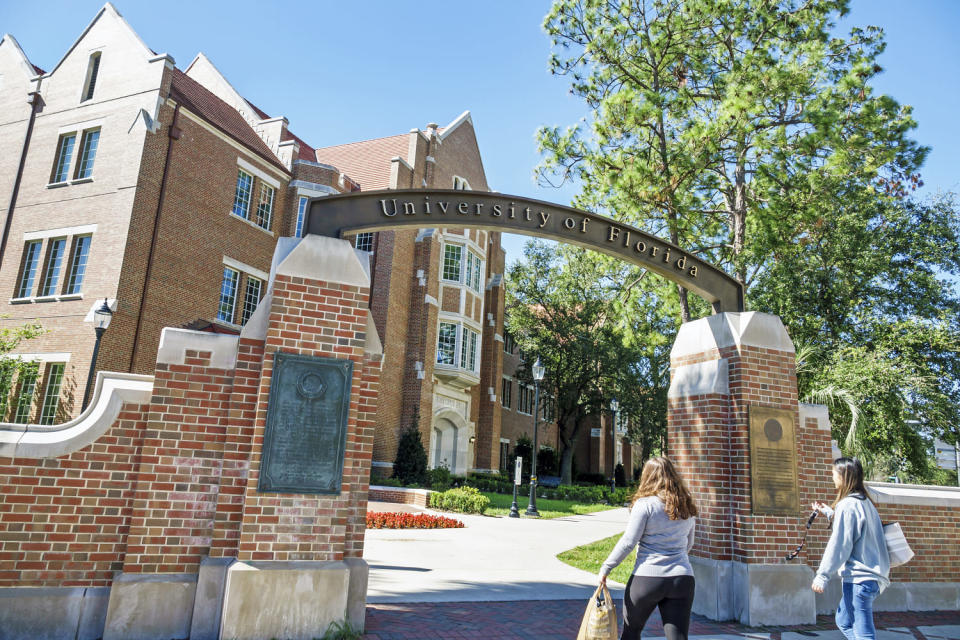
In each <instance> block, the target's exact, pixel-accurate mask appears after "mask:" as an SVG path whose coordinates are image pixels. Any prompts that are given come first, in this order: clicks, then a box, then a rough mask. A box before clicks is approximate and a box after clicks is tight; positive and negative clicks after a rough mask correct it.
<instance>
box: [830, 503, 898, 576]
mask: <svg viewBox="0 0 960 640" xmlns="http://www.w3.org/2000/svg"><path fill="white" fill-rule="evenodd" d="M828 515H829V514H828ZM834 573H839V575H840V578H841V579H842V580H843V582H866V581H868V580H876V581H877V582H878V583H880V590H881V591H883V590H884V589H886V588H887V585H889V584H890V578H889V576H890V554H889V553H888V552H887V541H886V539H885V538H884V537H883V524H882V523H881V522H880V514H879V513H877V508H876V507H875V506H873V503H872V502H870V501H869V500H867V499H866V498H865V497H864V496H863V495H862V494H859V493H852V494H850V495H848V496H847V497H846V498H844V499H843V500H841V501H840V502H839V503H837V509H836V512H835V513H834V514H833V532H832V533H831V534H830V542H828V543H827V548H826V549H825V550H824V552H823V560H822V561H821V562H820V568H819V569H817V577H816V578H814V581H813V583H814V584H819V585H820V586H821V587H824V586H826V584H827V581H828V580H830V577H831V576H832V575H833V574H834Z"/></svg>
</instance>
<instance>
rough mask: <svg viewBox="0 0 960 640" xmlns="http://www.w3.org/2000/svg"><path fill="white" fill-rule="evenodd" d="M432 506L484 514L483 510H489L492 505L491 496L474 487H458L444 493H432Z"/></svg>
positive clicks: (458, 511) (459, 511) (445, 509)
mask: <svg viewBox="0 0 960 640" xmlns="http://www.w3.org/2000/svg"><path fill="white" fill-rule="evenodd" d="M430 506H431V507H433V508H434V509H443V510H444V511H456V512H457V513H478V514H481V515H482V514H483V512H484V511H486V510H487V507H489V506H490V498H488V497H486V496H485V495H483V494H482V493H480V491H479V490H478V489H475V488H473V487H458V488H456V489H449V490H447V491H444V492H442V493H439V492H434V493H431V494H430Z"/></svg>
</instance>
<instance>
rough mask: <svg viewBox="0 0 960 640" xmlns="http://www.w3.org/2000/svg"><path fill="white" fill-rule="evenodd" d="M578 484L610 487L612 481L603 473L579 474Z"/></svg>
mask: <svg viewBox="0 0 960 640" xmlns="http://www.w3.org/2000/svg"><path fill="white" fill-rule="evenodd" d="M576 480H577V482H578V483H579V482H582V483H584V484H592V485H609V484H610V480H609V479H607V477H606V476H605V475H603V474H602V473H578V474H577V477H576Z"/></svg>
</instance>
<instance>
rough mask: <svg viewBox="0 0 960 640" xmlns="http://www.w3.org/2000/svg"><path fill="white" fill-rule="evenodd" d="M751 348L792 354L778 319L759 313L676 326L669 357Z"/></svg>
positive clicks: (731, 314) (716, 316)
mask: <svg viewBox="0 0 960 640" xmlns="http://www.w3.org/2000/svg"><path fill="white" fill-rule="evenodd" d="M734 346H736V347H740V346H751V347H760V348H763V349H774V350H776V351H784V352H787V353H794V351H795V350H794V347H793V341H792V340H791V339H790V336H789V335H788V334H787V329H786V327H784V326H783V322H781V320H780V317H779V316H775V315H771V314H769V313H761V312H759V311H745V312H727V313H717V314H714V315H712V316H707V317H706V318H700V319H699V320H694V321H692V322H687V323H686V324H683V325H681V326H680V331H679V332H678V333H677V339H676V341H675V342H674V343H673V349H671V350H670V358H671V359H677V358H682V357H683V356H689V355H695V354H698V353H704V352H706V351H710V350H712V349H718V350H719V349H723V348H724V347H734Z"/></svg>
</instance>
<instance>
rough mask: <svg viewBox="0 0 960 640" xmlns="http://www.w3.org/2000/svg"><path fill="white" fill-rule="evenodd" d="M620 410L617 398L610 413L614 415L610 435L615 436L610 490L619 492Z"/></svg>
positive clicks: (611, 404) (611, 401) (611, 402)
mask: <svg viewBox="0 0 960 640" xmlns="http://www.w3.org/2000/svg"><path fill="white" fill-rule="evenodd" d="M619 410H620V401H619V400H617V399H616V398H612V399H611V400H610V413H612V414H613V425H612V426H611V427H610V433H612V434H613V473H612V474H611V476H610V490H611V491H616V490H617V463H618V462H619V461H620V455H619V454H620V438H619V434H618V433H617V411H619Z"/></svg>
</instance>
